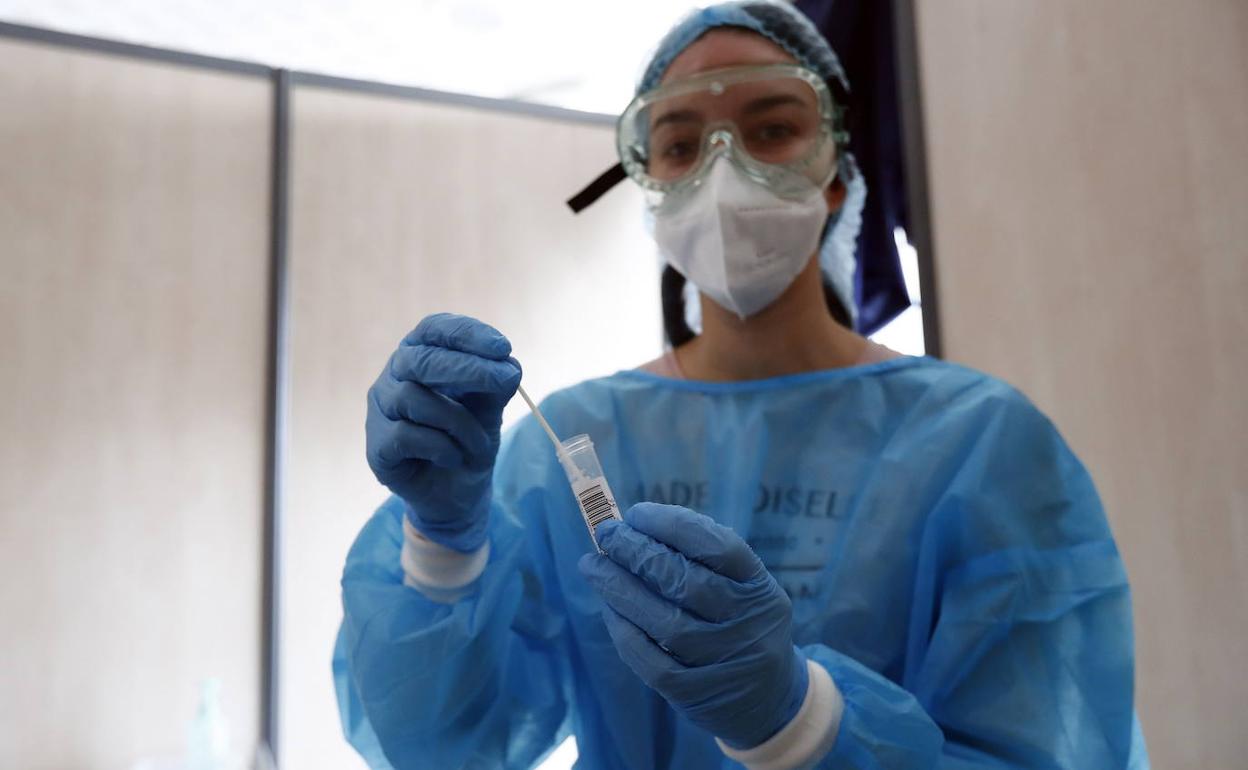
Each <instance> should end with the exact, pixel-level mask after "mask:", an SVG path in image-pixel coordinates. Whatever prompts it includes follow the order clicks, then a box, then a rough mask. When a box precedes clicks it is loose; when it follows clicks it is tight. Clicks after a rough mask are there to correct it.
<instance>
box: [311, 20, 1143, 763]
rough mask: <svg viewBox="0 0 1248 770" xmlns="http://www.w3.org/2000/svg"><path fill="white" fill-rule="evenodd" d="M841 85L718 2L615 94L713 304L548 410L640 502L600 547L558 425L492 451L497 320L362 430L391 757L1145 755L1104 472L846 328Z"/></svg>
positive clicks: (357, 695) (943, 373) (427, 341)
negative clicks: (649, 356)
mask: <svg viewBox="0 0 1248 770" xmlns="http://www.w3.org/2000/svg"><path fill="white" fill-rule="evenodd" d="M846 87H847V86H846V84H845V82H844V77H843V75H842V73H841V69H840V66H839V64H838V63H837V60H836V57H835V55H834V54H833V53H832V51H831V50H830V48H829V47H828V45H827V43H826V42H825V41H824V40H823V39H822V38H821V37H820V36H819V34H818V32H817V31H816V30H815V29H814V27H813V26H812V25H811V24H810V23H809V22H808V21H807V20H806V19H805V18H804V17H802V16H801V15H800V14H799V13H798V12H797V11H795V10H793V9H792V8H790V7H788V6H786V5H783V4H773V3H770V2H757V1H754V2H744V3H728V4H723V5H718V6H714V7H712V8H709V9H706V10H703V11H700V12H697V13H695V14H694V15H692V16H690V17H689V18H687V19H686V20H685V21H683V22H682V23H681V24H679V25H678V26H677V27H676V28H675V29H674V30H672V32H670V33H669V34H668V36H667V37H666V38H665V39H664V40H663V42H662V43H661V44H660V46H659V49H658V52H657V53H656V55H655V57H654V60H653V61H652V62H651V64H650V66H649V67H648V69H647V70H646V72H645V75H644V76H643V78H642V80H641V83H640V85H639V88H638V95H637V98H636V99H635V100H634V102H633V103H632V105H630V106H629V108H628V109H627V110H626V111H625V112H624V114H623V116H622V118H621V120H620V123H619V130H618V144H619V151H620V162H621V167H622V170H623V172H624V173H625V174H626V175H627V176H628V177H630V178H631V179H632V180H633V181H635V182H636V183H638V184H640V185H641V186H642V187H643V188H644V189H645V191H646V195H647V198H648V211H649V215H650V216H651V217H652V224H653V228H654V235H655V239H656V241H657V243H658V245H659V247H660V249H661V251H662V252H663V254H664V256H665V257H666V259H667V261H668V263H669V265H670V267H671V269H673V270H674V271H676V272H678V273H679V275H681V276H683V277H685V278H687V279H688V280H689V281H690V282H691V283H692V284H693V285H694V286H696V287H697V289H698V292H699V293H700V297H701V311H702V312H701V316H702V317H701V331H700V333H698V334H696V335H693V334H692V333H691V332H690V331H689V330H688V329H687V328H685V325H684V320H683V313H681V312H680V308H679V302H675V303H673V302H671V301H670V300H672V299H673V297H679V286H678V285H677V284H678V282H676V283H673V282H672V281H666V282H665V284H666V288H667V290H668V296H667V299H668V300H669V301H668V302H667V303H665V306H666V310H667V313H668V317H667V319H666V321H667V325H668V329H669V332H673V331H674V332H675V335H674V337H673V339H674V341H676V342H677V346H676V348H675V350H674V351H673V352H669V353H668V354H667V355H666V356H665V357H664V358H663V359H660V360H659V361H656V362H653V363H651V364H649V365H646V366H644V367H642V368H641V369H640V370H632V371H625V372H620V373H618V374H616V375H613V376H610V377H606V378H603V379H598V380H592V381H589V382H585V383H582V384H580V385H577V386H575V387H572V388H569V389H567V390H564V391H560V392H557V393H555V394H554V395H552V396H550V397H549V398H548V399H546V401H545V402H544V404H543V410H544V412H545V414H546V415H547V416H548V418H549V420H550V423H551V424H552V425H553V427H554V429H555V431H556V432H557V433H559V434H560V435H561V436H563V437H565V438H566V437H570V436H573V435H575V434H579V433H586V434H589V436H591V437H592V439H593V441H594V442H595V445H596V447H597V452H598V456H599V457H600V458H601V460H602V465H603V467H604V469H605V471H606V474H607V478H608V480H609V482H610V484H611V485H612V488H613V489H614V491H615V494H616V497H617V499H618V502H619V503H620V507H621V510H623V511H624V512H625V513H624V519H623V522H608V523H604V524H601V525H600V526H599V527H598V528H597V530H596V534H597V537H598V542H599V544H600V545H601V548H602V551H603V552H602V553H598V552H597V550H596V549H595V548H594V547H593V542H592V541H591V539H590V535H589V532H588V531H587V529H586V526H585V524H584V523H583V520H582V518H581V516H580V514H579V511H578V508H577V505H576V502H575V500H574V499H573V496H572V493H571V491H570V490H569V487H568V483H567V481H566V479H565V477H564V474H563V472H562V470H561V468H560V466H559V464H558V462H557V460H556V457H555V453H554V451H553V450H552V448H551V446H550V444H549V443H548V441H547V438H546V436H545V435H543V433H542V431H541V429H540V428H539V426H538V425H537V423H536V422H535V421H534V420H533V419H532V418H529V419H526V420H524V421H522V422H521V423H520V424H519V425H518V426H517V427H516V428H515V429H514V430H512V431H510V432H509V433H508V435H507V436H505V437H501V438H500V424H501V416H502V410H503V406H504V405H505V404H506V403H507V402H508V401H509V399H511V397H512V395H513V394H514V393H515V391H516V388H517V386H518V384H519V382H520V378H521V369H520V365H519V364H518V363H517V361H516V360H515V359H514V358H512V356H511V346H510V344H509V343H508V341H507V339H506V338H505V337H504V336H503V335H502V334H501V333H499V332H498V331H496V330H494V329H493V328H490V327H489V326H486V325H484V324H482V323H480V322H478V321H475V320H473V319H470V318H466V317H462V316H452V315H435V316H431V317H429V318H426V319H424V320H423V321H421V322H420V324H419V325H418V326H417V327H416V329H415V330H414V331H412V332H411V333H410V334H408V335H407V337H406V338H404V339H403V341H402V342H401V343H400V345H399V347H398V349H397V350H396V351H395V353H394V354H393V356H392V357H391V358H390V360H389V362H388V363H387V364H386V366H385V369H384V371H383V372H382V374H381V376H380V377H379V378H378V379H377V381H376V384H375V385H374V386H373V387H372V388H371V389H370V391H369V394H368V416H367V456H368V462H369V463H370V465H371V467H372V469H373V471H374V472H375V474H376V475H377V478H378V479H379V480H380V481H381V482H382V483H383V484H385V485H386V486H387V487H388V488H389V489H390V490H391V491H392V492H393V493H394V495H393V497H391V498H390V500H389V501H388V502H386V503H385V504H384V505H383V506H382V507H381V508H380V510H378V511H377V512H376V514H375V515H374V516H373V517H372V519H371V520H370V521H369V522H368V523H367V525H366V526H365V527H364V529H363V531H362V532H361V533H360V535H359V537H358V539H357V540H356V542H355V545H354V546H353V548H352V549H351V552H350V555H349V556H348V558H347V564H346V569H345V573H344V575H343V581H342V586H343V608H344V615H345V617H344V620H343V623H342V628H341V631H340V634H339V637H338V644H337V648H336V652H335V657H334V670H335V676H336V683H337V688H338V698H339V703H340V707H341V712H342V719H343V724H344V727H345V730H346V732H347V736H348V738H349V739H350V741H351V742H352V744H353V745H354V746H355V747H356V748H357V749H358V750H359V751H360V753H361V754H362V755H363V756H364V757H365V758H366V759H367V761H368V762H369V764H370V765H371V766H372V767H374V768H388V767H392V768H397V769H398V770H408V769H409V768H435V769H436V770H447V769H449V768H460V767H470V768H526V767H530V766H532V765H533V764H535V763H536V762H537V761H539V760H540V759H541V758H542V756H543V755H544V754H545V753H546V752H548V751H549V750H550V749H551V748H552V747H553V746H555V745H556V744H557V743H558V742H559V741H561V740H562V739H563V738H564V737H565V736H566V735H567V734H569V733H572V734H575V736H576V740H577V746H578V748H579V753H580V759H579V761H578V764H577V766H578V767H580V768H604V769H605V768H612V769H615V768H620V769H628V770H643V769H645V768H680V769H682V770H699V769H701V768H728V767H741V766H746V767H749V768H755V769H763V768H766V769H768V770H772V769H774V770H780V769H787V768H798V767H803V768H804V767H819V768H863V769H865V768H878V769H881V770H882V769H883V768H891V769H894V770H900V769H904V768H1004V767H1011V768H1023V767H1025V768H1095V769H1096V770H1113V769H1116V768H1128V767H1130V768H1142V767H1147V762H1148V760H1147V757H1146V755H1145V750H1144V744H1143V740H1142V737H1141V734H1140V732H1139V729H1138V725H1137V723H1136V720H1135V715H1134V709H1133V675H1134V668H1133V652H1132V630H1131V629H1132V626H1131V608H1130V592H1129V590H1128V586H1127V579H1126V575H1125V573H1124V569H1123V564H1122V560H1121V558H1120V557H1119V554H1118V550H1117V548H1116V547H1115V545H1114V541H1113V538H1112V536H1111V533H1110V529H1109V526H1108V524H1107V522H1106V518H1105V515H1104V512H1103V510H1102V508H1101V504H1100V502H1099V501H1098V499H1097V494H1096V490H1095V489H1094V488H1093V485H1092V481H1091V479H1090V478H1089V477H1088V474H1087V472H1086V471H1085V470H1084V468H1083V466H1082V465H1081V464H1080V463H1079V461H1078V460H1077V459H1076V458H1075V456H1074V455H1073V454H1072V453H1071V451H1070V449H1069V448H1068V447H1067V446H1066V444H1065V443H1064V442H1063V441H1062V439H1061V437H1060V436H1059V435H1058V433H1057V431H1056V430H1055V429H1054V427H1053V425H1052V424H1051V423H1050V422H1049V421H1048V420H1047V419H1046V418H1045V417H1044V416H1043V415H1042V414H1040V413H1039V412H1038V411H1037V410H1036V409H1035V408H1034V407H1033V406H1032V405H1031V404H1030V403H1029V402H1028V401H1027V400H1026V399H1025V398H1024V397H1023V396H1021V395H1020V394H1019V393H1018V392H1017V391H1015V390H1013V389H1011V388H1010V387H1009V386H1007V385H1005V384H1003V383H1001V382H999V381H997V380H995V379H993V378H991V377H988V376H986V375H983V374H980V373H978V372H974V371H971V370H968V369H965V368H962V367H959V366H955V365H952V364H948V363H943V362H940V361H936V360H932V359H928V358H914V357H900V356H897V355H896V354H893V353H891V352H890V351H887V350H886V349H884V348H881V347H879V346H877V345H873V344H872V343H870V342H867V341H866V340H864V339H863V338H861V337H859V336H857V335H856V334H854V333H853V332H852V331H851V330H850V329H849V328H847V327H846V325H845V324H850V323H852V318H853V317H854V312H855V311H854V300H853V292H852V290H851V286H852V283H851V281H852V275H853V262H852V256H851V255H852V253H853V252H852V245H853V238H854V235H855V233H856V230H857V226H858V221H857V219H858V216H859V211H860V209H861V205H862V198H863V195H864V188H863V180H862V179H861V178H860V177H859V175H858V174H857V172H856V170H855V166H854V163H853V161H852V158H851V157H850V156H849V155H848V154H847V152H846V140H847V137H846V134H845V116H844V114H843V111H842V110H841V108H840V101H838V100H840V99H843V95H844V89H845V88H846ZM609 178H610V177H608V179H609ZM605 186H606V185H605V183H604V184H600V185H599V188H600V189H599V190H598V191H597V192H601V191H602V190H601V188H603V187H605ZM591 197H592V196H591ZM643 263H644V260H639V263H638V269H639V270H644V269H646V266H645V264H643ZM825 287H827V290H826V291H825ZM838 317H839V318H840V319H841V321H840V322H838V321H837V320H836V319H837V318H838ZM685 338H688V339H685Z"/></svg>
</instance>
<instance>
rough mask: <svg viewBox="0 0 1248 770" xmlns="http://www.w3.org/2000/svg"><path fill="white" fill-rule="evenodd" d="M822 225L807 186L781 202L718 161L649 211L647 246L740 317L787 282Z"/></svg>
mask: <svg viewBox="0 0 1248 770" xmlns="http://www.w3.org/2000/svg"><path fill="white" fill-rule="evenodd" d="M827 220H828V204H827V201H826V200H825V199H824V197H823V192H822V191H821V190H819V188H817V187H815V186H814V185H813V184H812V185H811V186H810V192H809V193H808V194H805V195H803V197H801V198H799V199H788V198H781V197H779V196H778V195H776V194H775V193H774V192H772V191H771V190H769V189H767V188H766V187H764V186H763V185H761V184H759V183H758V182H755V181H754V180H752V179H750V178H749V177H748V176H746V175H745V174H744V173H743V172H742V171H741V170H740V169H738V168H737V167H736V165H735V164H734V163H732V162H731V160H729V159H728V158H727V157H724V156H720V157H719V158H716V159H715V160H714V161H713V163H712V165H711V168H710V169H709V170H708V172H707V174H706V176H705V178H704V179H703V180H702V182H701V184H699V185H698V186H697V187H696V188H695V189H692V190H690V191H688V192H687V193H686V194H684V195H682V196H681V199H680V200H672V199H671V198H670V197H669V199H668V200H666V201H664V204H663V205H662V206H660V207H659V208H658V209H656V210H655V211H654V240H655V242H656V243H657V244H658V246H659V250H660V251H661V252H662V253H663V256H664V258H666V259H667V261H668V262H669V263H671V265H672V267H674V268H675V269H676V270H677V271H679V272H680V274H681V275H683V276H685V278H687V279H688V280H690V281H691V282H693V284H694V285H695V286H697V287H698V289H699V290H700V291H702V292H704V293H705V294H706V295H707V296H708V297H710V298H711V299H712V300H714V301H715V303H716V304H718V305H720V306H721V307H723V308H726V309H727V310H729V311H731V312H733V313H735V314H736V315H737V316H738V317H740V318H743V319H744V318H747V317H749V316H751V315H754V314H755V313H757V312H759V311H760V310H762V309H764V308H766V307H767V306H768V305H770V304H771V303H772V302H775V301H776V299H777V298H778V297H779V296H780V295H781V294H783V293H784V290H785V289H787V288H788V287H789V285H790V284H792V283H793V279H795V278H796V277H797V275H798V273H800V272H801V271H802V269H803V268H805V267H806V263H807V262H808V261H810V259H811V257H813V256H814V255H815V250H816V249H817V248H818V246H819V238H820V236H821V235H822V234H823V228H824V224H825V223H826V222H827Z"/></svg>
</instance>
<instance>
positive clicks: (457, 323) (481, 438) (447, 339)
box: [365, 313, 520, 552]
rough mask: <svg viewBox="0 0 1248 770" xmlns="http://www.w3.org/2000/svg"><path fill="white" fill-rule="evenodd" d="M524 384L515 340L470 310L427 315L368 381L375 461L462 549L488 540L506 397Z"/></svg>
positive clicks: (385, 478)
mask: <svg viewBox="0 0 1248 770" xmlns="http://www.w3.org/2000/svg"><path fill="white" fill-rule="evenodd" d="M519 385H520V364H519V363H518V362H517V361H516V360H515V359H514V358H512V357H511V343H510V342H508V341H507V338H506V337H504V336H503V335H502V334H500V333H499V332H498V331H497V330H496V329H494V328H493V327H491V326H488V325H486V324H484V323H481V322H480V321H478V320H476V319H474V318H469V317H467V316H461V315H452V314H449V313H438V314H436V315H431V316H429V317H427V318H425V319H424V320H423V321H421V322H420V324H419V325H418V326H417V327H416V328H415V330H413V331H412V332H411V333H410V334H408V335H407V336H406V337H404V338H403V341H402V342H401V343H399V348H398V350H396V351H395V352H394V355H392V356H390V360H389V361H388V362H387V363H386V368H385V369H384V370H383V371H382V373H381V376H380V377H378V378H377V381H376V382H375V383H373V386H372V387H371V388H369V390H368V418H367V420H366V422H365V436H366V442H365V443H366V451H367V455H368V465H369V467H370V468H372V469H373V473H374V474H375V475H376V476H377V480H378V481H380V482H381V483H382V484H384V485H385V486H387V487H388V488H389V489H390V491H391V492H394V494H396V495H398V496H399V497H401V498H402V499H403V500H404V502H406V503H407V518H408V521H410V522H411V523H412V525H413V526H415V527H416V528H417V529H418V530H420V532H422V533H423V534H424V535H425V536H426V537H428V538H429V539H430V540H433V541H434V542H436V543H440V544H442V545H445V546H447V547H449V548H454V549H455V550H457V551H463V552H470V551H475V550H476V549H477V548H479V547H480V546H481V545H482V544H483V543H484V542H485V534H486V524H487V519H488V512H489V504H490V484H491V480H492V476H493V471H494V457H495V455H497V454H498V443H499V433H500V430H501V428H502V422H503V407H504V406H506V404H507V402H508V401H510V400H511V397H512V396H513V395H515V393H516V388H517V387H518V386H519Z"/></svg>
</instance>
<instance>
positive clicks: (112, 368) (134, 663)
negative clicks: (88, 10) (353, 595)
mask: <svg viewBox="0 0 1248 770" xmlns="http://www.w3.org/2000/svg"><path fill="white" fill-rule="evenodd" d="M269 101H270V97H269V91H268V89H267V85H266V83H265V82H264V81H263V80H256V79H247V78H242V77H236V76H225V75H219V74H207V73H204V72H201V71H196V70H190V69H185V68H173V67H168V66H164V65H157V64H152V63H146V62H137V61H132V60H124V59H115V58H110V57H102V56H98V55H93V54H84V53H75V52H70V51H67V50H65V49H61V48H55V47H45V46H42V45H33V44H27V43H19V42H12V41H8V40H0V272H2V275H3V277H2V279H0V329H3V330H4V331H3V336H4V342H3V345H2V346H0V357H2V361H3V363H2V366H0V368H2V369H3V376H2V377H0V617H3V619H4V620H3V625H4V633H3V636H4V642H3V655H2V656H0V767H5V768H23V770H36V769H37V768H49V769H50V768H57V769H58V770H64V769H65V768H74V769H78V768H82V769H87V770H91V769H94V768H101V769H107V770H116V769H117V768H127V767H130V766H131V763H133V762H134V761H135V760H137V759H138V758H140V757H141V756H148V755H153V754H165V755H168V754H177V753H179V752H181V751H182V748H183V743H184V741H185V735H186V725H187V724H188V722H189V721H190V720H191V719H192V718H193V716H194V713H195V704H196V700H197V697H198V683H199V680H200V679H202V678H203V677H206V676H210V675H213V676H219V677H221V678H222V679H223V681H224V705H225V710H226V712H227V716H228V717H229V719H230V720H231V723H232V729H233V733H234V738H235V745H236V746H238V747H240V748H241V747H245V746H247V745H248V744H251V743H254V741H255V736H256V724H257V713H258V695H259V684H260V682H259V679H260V674H259V672H260V668H259V664H260V629H259V622H260V590H259V586H260V565H261V541H260V536H261V523H262V502H263V500H262V494H261V493H262V489H263V484H262V480H263V479H262V471H263V448H264V442H263V437H264V428H263V425H264V397H265V380H264V372H265V344H266V334H265V329H266V312H265V307H266V285H267V267H266V265H267V260H266V241H267V212H268V209H267V201H268V166H267V163H268V160H267V158H268V145H269V141H268V137H269V135H270V118H269Z"/></svg>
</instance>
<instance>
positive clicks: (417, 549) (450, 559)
mask: <svg viewBox="0 0 1248 770" xmlns="http://www.w3.org/2000/svg"><path fill="white" fill-rule="evenodd" d="M489 560H490V541H489V540H486V541H485V544H484V545H482V546H481V547H480V548H478V549H477V550H475V551H473V552H472V553H463V552H461V551H456V550H455V549H454V548H447V547H446V546H444V545H440V544H438V543H435V542H433V541H432V540H430V539H429V538H427V537H425V536H424V534H422V533H421V531H420V530H418V529H416V528H415V527H413V526H412V523H411V522H410V521H408V520H407V518H406V517H405V518H404V519H403V550H402V552H401V553H400V555H399V561H400V563H402V565H403V584H404V585H407V586H410V587H412V588H415V589H416V590H417V591H420V592H421V593H422V594H424V595H425V596H427V597H429V598H430V599H432V600H434V601H436V602H444V603H449V602H453V601H456V600H457V599H459V598H460V597H462V596H463V595H464V594H466V593H468V587H469V586H470V585H471V584H472V582H473V581H474V580H476V579H477V578H478V577H480V576H481V573H482V572H484V571H485V565H486V563H487V562H488V561H489Z"/></svg>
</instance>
